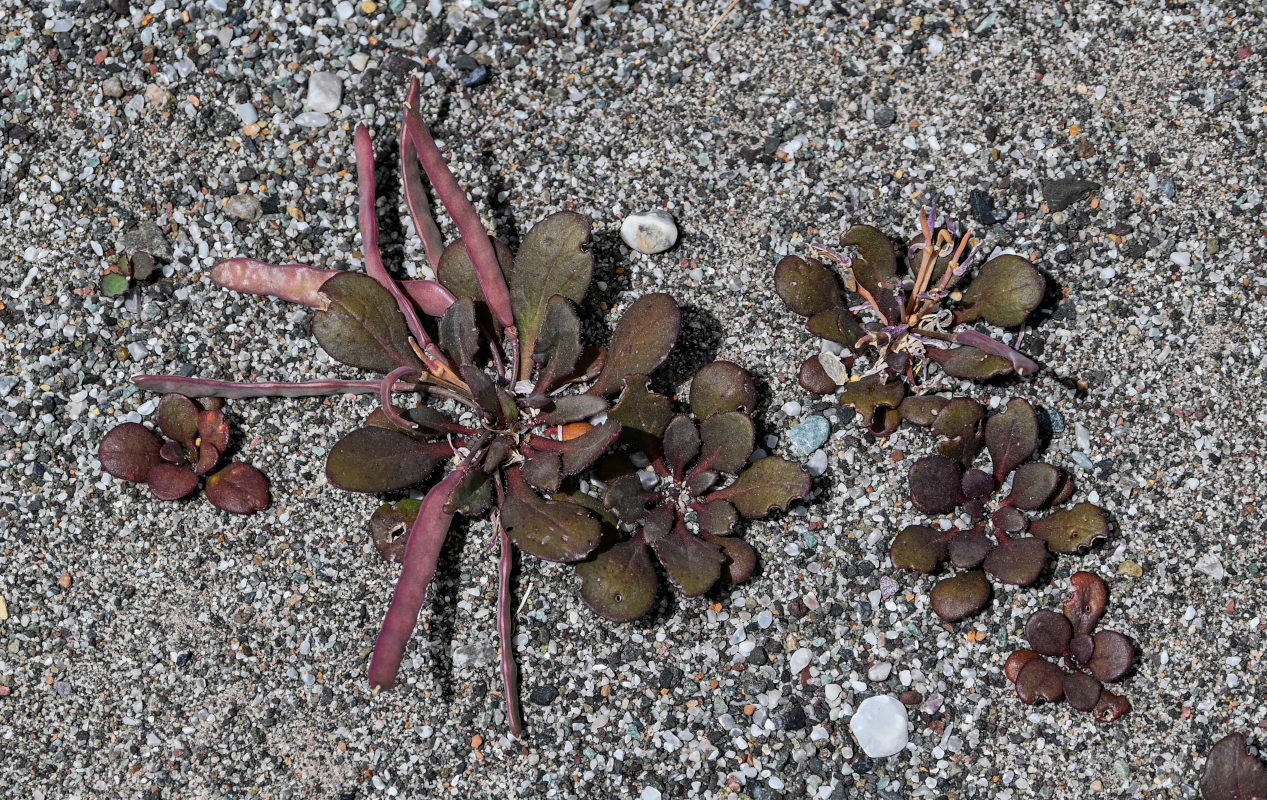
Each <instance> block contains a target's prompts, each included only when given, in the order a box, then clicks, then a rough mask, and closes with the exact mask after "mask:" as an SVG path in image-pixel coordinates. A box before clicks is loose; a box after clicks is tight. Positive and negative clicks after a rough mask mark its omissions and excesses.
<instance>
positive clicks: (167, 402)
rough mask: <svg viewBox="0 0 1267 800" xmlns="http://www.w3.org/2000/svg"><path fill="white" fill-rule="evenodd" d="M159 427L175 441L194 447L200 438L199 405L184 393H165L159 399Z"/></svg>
mask: <svg viewBox="0 0 1267 800" xmlns="http://www.w3.org/2000/svg"><path fill="white" fill-rule="evenodd" d="M158 427H159V430H161V431H162V432H163V435H164V436H166V437H167V438H168V439H171V440H172V441H173V442H179V443H180V444H183V445H184V446H185V447H193V446H194V442H195V441H196V440H197V439H198V406H196V405H194V401H193V400H190V399H189V398H188V397H185V396H184V395H180V394H165V395H163V399H162V400H159V401H158Z"/></svg>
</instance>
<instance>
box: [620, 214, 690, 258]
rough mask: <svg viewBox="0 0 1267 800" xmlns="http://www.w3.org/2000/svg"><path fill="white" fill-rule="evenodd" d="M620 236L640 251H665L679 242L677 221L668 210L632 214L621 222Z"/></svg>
mask: <svg viewBox="0 0 1267 800" xmlns="http://www.w3.org/2000/svg"><path fill="white" fill-rule="evenodd" d="M620 238H621V239H623V240H624V241H625V244H627V245H629V246H630V247H632V248H633V249H635V250H637V251H638V252H639V253H646V254H648V255H653V254H655V253H663V252H664V251H665V250H668V249H669V248H670V247H672V246H673V245H675V244H677V223H675V222H674V221H673V217H672V215H670V214H669V212H667V211H651V212H649V213H646V214H630V215H629V216H627V217H625V221H624V222H622V223H621V224H620Z"/></svg>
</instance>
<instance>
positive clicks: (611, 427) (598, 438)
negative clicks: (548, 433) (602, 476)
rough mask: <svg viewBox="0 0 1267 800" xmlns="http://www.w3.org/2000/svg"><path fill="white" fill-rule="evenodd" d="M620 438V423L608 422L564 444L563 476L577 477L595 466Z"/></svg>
mask: <svg viewBox="0 0 1267 800" xmlns="http://www.w3.org/2000/svg"><path fill="white" fill-rule="evenodd" d="M619 438H620V423H618V422H616V421H615V420H610V419H609V420H607V421H606V422H604V423H603V424H602V425H596V426H594V427H593V428H591V429H590V430H589V431H587V432H585V433H583V434H581V435H580V436H578V437H576V438H575V439H569V440H568V441H567V442H565V443H564V449H563V451H562V452H563V474H564V475H575V474H576V473H578V472H580V471H581V470H583V469H585V468H586V467H588V466H589V465H590V464H593V463H594V462H595V461H596V460H597V459H598V457H599V456H601V455H602V454H603V453H606V452H607V450H608V449H609V448H610V447H611V446H612V445H613V444H615V443H616V440H617V439H619Z"/></svg>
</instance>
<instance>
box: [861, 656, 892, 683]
mask: <svg viewBox="0 0 1267 800" xmlns="http://www.w3.org/2000/svg"><path fill="white" fill-rule="evenodd" d="M892 671H893V665H892V664H890V663H889V662H887V661H881V662H880V663H879V664H876V665H874V666H873V667H871V669H869V670H867V677H868V678H869V679H871V680H873V681H882V680H885V679H886V678H888V677H889V673H890V672H892Z"/></svg>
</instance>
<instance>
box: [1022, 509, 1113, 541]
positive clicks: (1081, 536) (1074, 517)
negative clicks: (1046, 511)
mask: <svg viewBox="0 0 1267 800" xmlns="http://www.w3.org/2000/svg"><path fill="white" fill-rule="evenodd" d="M1029 532H1030V533H1032V534H1033V535H1035V536H1037V537H1038V538H1040V539H1043V540H1045V541H1046V542H1047V546H1048V547H1050V548H1051V549H1052V550H1054V551H1056V552H1057V553H1077V552H1078V551H1079V550H1082V549H1083V548H1085V547H1089V546H1090V545H1091V544H1093V543H1094V542H1095V541H1097V540H1099V539H1104V538H1107V537H1108V535H1109V520H1108V518H1107V517H1105V516H1104V511H1102V510H1101V509H1100V507H1099V506H1093V505H1091V504H1090V503H1078V504H1077V505H1075V506H1074V507H1073V508H1063V509H1061V510H1060V511H1057V512H1056V513H1054V514H1051V515H1050V516H1046V517H1043V518H1042V519H1040V520H1035V521H1034V522H1031V523H1030V524H1029Z"/></svg>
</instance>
